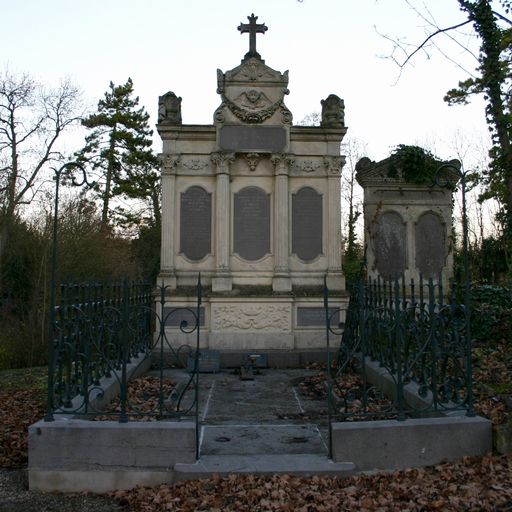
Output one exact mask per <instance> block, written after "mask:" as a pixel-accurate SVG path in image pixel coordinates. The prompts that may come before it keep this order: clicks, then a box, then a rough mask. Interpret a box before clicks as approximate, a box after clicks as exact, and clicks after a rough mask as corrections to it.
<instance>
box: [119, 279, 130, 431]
mask: <svg viewBox="0 0 512 512" xmlns="http://www.w3.org/2000/svg"><path fill="white" fill-rule="evenodd" d="M128 299H129V296H128V284H127V279H126V278H125V280H124V283H123V299H122V303H121V311H122V315H123V318H122V322H123V327H122V329H121V336H122V340H121V347H122V367H121V390H120V392H121V393H120V395H121V396H120V400H121V414H120V416H119V423H127V422H128V416H127V414H126V406H127V399H128V379H127V375H126V366H127V364H128V356H129V354H128V352H129V350H130V347H129V345H128V321H129V303H128Z"/></svg>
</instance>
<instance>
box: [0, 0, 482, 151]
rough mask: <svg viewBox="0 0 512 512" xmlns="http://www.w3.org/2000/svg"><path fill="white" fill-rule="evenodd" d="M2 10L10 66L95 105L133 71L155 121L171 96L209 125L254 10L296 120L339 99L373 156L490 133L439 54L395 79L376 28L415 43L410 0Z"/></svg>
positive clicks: (419, 31)
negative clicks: (65, 86)
mask: <svg viewBox="0 0 512 512" xmlns="http://www.w3.org/2000/svg"><path fill="white" fill-rule="evenodd" d="M427 3H428V6H429V9H430V10H431V13H432V14H433V16H434V17H435V18H436V19H437V20H438V21H439V23H440V24H441V25H443V26H445V25H448V24H452V23H455V22H457V21H460V20H462V19H463V17H462V14H461V13H460V12H459V10H458V7H457V2H456V1H455V0H428V2H427ZM418 5H421V4H420V2H418ZM0 8H1V9H0V12H1V13H2V19H3V23H2V30H1V31H0V48H2V50H3V51H2V52H1V57H0V58H1V62H0V65H1V66H2V69H5V68H6V67H8V68H9V70H10V71H11V72H28V73H30V74H32V75H34V76H35V77H36V78H37V79H39V80H40V81H42V82H45V83H48V84H51V83H54V84H55V83H57V82H58V81H59V79H60V78H62V77H65V76H69V77H70V78H71V79H72V81H73V82H75V83H76V84H77V85H79V86H80V87H81V88H82V89H83V91H84V96H85V98H86V99H87V101H88V103H89V104H91V105H93V106H94V105H96V103H97V101H98V99H99V98H100V97H101V96H102V95H103V93H104V92H105V91H106V89H107V87H108V84H109V82H110V81H111V80H112V81H113V82H114V83H115V84H121V83H124V82H125V81H126V79H127V78H128V77H129V76H130V77H132V79H133V81H134V86H135V92H136V94H137V95H138V96H139V97H140V101H141V104H142V105H144V106H145V107H146V109H147V110H148V112H149V113H150V114H151V116H152V123H155V122H156V112H157V103H158V96H159V95H161V94H164V93H165V92H167V91H169V90H172V91H174V92H175V93H176V94H177V95H178V96H181V97H182V98H183V101H182V116H183V122H184V123H189V124H211V123H212V118H213V112H214V111H215V109H216V108H217V106H218V105H219V104H220V98H219V96H218V95H217V94H216V69H217V68H220V69H222V70H223V71H226V70H228V69H232V68H234V67H236V66H237V65H238V64H239V63H240V61H241V59H242V58H243V56H244V54H245V53H246V52H247V50H248V44H249V43H248V36H247V35H241V34H240V33H239V32H238V31H237V26H238V25H239V23H240V22H247V16H248V15H250V14H251V13H252V12H254V14H255V15H257V16H258V17H259V18H258V22H259V23H261V22H264V23H266V25H267V26H268V31H267V32H266V34H264V35H259V36H258V42H257V48H258V51H259V53H260V54H261V56H262V57H263V59H265V62H266V64H268V65H269V66H271V67H272V68H274V69H277V70H279V71H285V70H289V73H290V82H289V90H290V94H289V96H287V97H286V98H285V102H286V104H287V106H288V108H289V109H290V110H291V111H292V113H293V115H294V122H295V123H298V122H299V121H300V120H301V119H302V118H303V117H304V116H306V115H307V114H308V113H311V112H314V111H319V110H320V100H321V99H323V98H326V97H327V96H328V95H329V94H331V93H334V94H337V95H338V96H340V97H342V98H343V99H344V100H345V105H346V115H345V120H346V124H347V126H348V127H349V133H350V134H351V135H352V136H354V137H357V138H358V139H361V140H362V141H364V142H365V143H366V144H367V146H368V156H370V157H371V158H372V159H375V160H379V159H381V158H384V157H386V156H387V155H388V154H389V152H390V150H391V149H392V147H393V146H395V145H397V144H420V145H427V146H429V147H430V148H431V149H432V150H434V151H435V152H437V153H438V154H439V156H440V157H443V158H450V157H452V156H456V155H454V149H453V140H454V138H455V134H457V133H458V134H459V138H460V133H461V132H463V133H464V134H466V135H467V138H468V140H470V141H473V140H475V137H476V138H478V137H479V138H481V139H482V140H485V139H486V137H487V135H486V129H485V124H484V110H483V108H484V107H483V103H482V101H475V102H473V103H472V104H471V105H470V106H465V107H448V106H447V105H446V104H445V103H444V102H443V95H444V94H445V93H446V91H447V90H448V89H450V88H451V87H454V86H456V85H457V82H458V80H460V79H464V78H466V77H467V75H465V74H464V72H463V71H461V70H460V69H457V68H456V66H455V65H454V64H453V63H451V62H449V61H447V60H446V59H444V58H443V57H441V56H440V55H439V54H437V53H436V52H431V53H430V55H429V56H427V55H426V54H424V53H422V54H421V55H419V56H418V58H417V59H415V60H414V62H413V64H414V65H413V66H409V67H407V68H406V69H405V70H404V71H403V73H402V76H401V78H400V80H399V81H398V83H396V80H397V78H398V73H399V70H398V68H397V66H396V65H394V64H393V63H392V62H391V60H389V59H386V58H383V57H385V56H386V55H389V54H390V53H391V50H392V45H391V43H390V42H388V41H386V40H385V39H384V38H383V37H382V36H381V35H379V33H381V34H388V35H392V36H397V37H407V38H408V40H409V41H410V42H417V41H421V40H422V38H423V34H424V28H423V25H425V23H424V22H422V21H421V20H420V19H419V18H418V17H417V16H416V15H415V14H414V13H413V12H412V11H411V10H410V8H408V6H407V4H406V2H405V0H304V1H303V2H297V1H296V0H216V1H214V0H144V1H140V0H139V1H135V0H16V1H15V0H0ZM468 41H469V44H474V41H473V42H471V40H468ZM439 43H440V44H443V48H444V49H445V50H446V51H447V52H448V53H449V55H450V56H451V57H452V58H453V59H455V60H456V61H457V62H459V63H460V64H462V65H464V66H466V67H467V68H468V69H470V70H474V68H475V67H476V65H477V63H476V61H475V60H474V59H473V58H472V57H471V56H469V55H468V54H467V53H465V52H464V51H462V49H460V48H459V47H457V46H455V45H453V44H451V45H450V42H449V40H448V39H447V38H445V41H444V42H442V40H439ZM445 43H446V45H450V46H445V45H444V44H445ZM429 57H430V58H429ZM156 137H157V136H156ZM158 147H159V144H158V145H157V146H156V148H157V149H158Z"/></svg>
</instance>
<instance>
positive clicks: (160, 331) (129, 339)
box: [45, 277, 202, 430]
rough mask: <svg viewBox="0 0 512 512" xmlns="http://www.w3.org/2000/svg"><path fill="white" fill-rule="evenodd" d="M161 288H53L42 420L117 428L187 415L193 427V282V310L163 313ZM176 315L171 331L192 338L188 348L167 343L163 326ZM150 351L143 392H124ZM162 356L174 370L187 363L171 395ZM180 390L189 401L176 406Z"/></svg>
mask: <svg viewBox="0 0 512 512" xmlns="http://www.w3.org/2000/svg"><path fill="white" fill-rule="evenodd" d="M166 289H167V287H165V286H157V287H156V289H153V290H152V288H151V286H148V285H136V284H130V283H128V282H124V283H123V284H120V285H111V286H106V285H97V284H72V285H61V287H60V290H59V300H58V305H57V306H56V307H55V309H54V311H53V313H52V315H51V316H52V318H53V324H52V327H51V333H52V337H51V342H50V354H49V368H48V410H47V414H46V417H45V420H46V421H52V420H53V419H54V415H55V414H66V415H78V416H79V417H83V418H91V419H93V418H94V419H98V418H100V419H118V420H119V421H120V422H126V421H129V420H131V419H133V420H136V419H143V420H144V419H145V420H148V419H155V418H156V419H168V418H177V417H179V418H182V417H183V416H186V415H192V416H195V418H196V427H197V421H198V409H197V404H198V372H197V368H198V358H199V339H200V315H199V313H200V304H201V298H202V286H201V280H200V277H199V279H198V282H197V286H196V293H197V297H196V302H195V304H194V306H193V307H174V308H167V307H165V303H166ZM176 316H178V318H179V319H178V321H177V322H176V321H175V322H173V325H176V324H177V325H178V331H179V332H180V333H187V334H192V335H195V339H194V336H193V338H192V339H194V341H193V345H179V344H177V343H176V342H175V340H173V339H170V334H169V331H168V329H166V327H167V326H168V325H169V320H170V318H172V317H176ZM152 353H156V354H159V355H160V357H157V358H155V357H154V356H153V363H154V364H153V368H152V369H153V372H152V374H153V375H154V377H153V383H152V384H153V385H152V386H149V387H150V388H151V389H146V388H144V389H142V390H140V389H132V387H133V386H132V384H133V382H130V376H135V375H137V373H138V372H139V373H140V370H141V369H143V368H146V367H147V366H148V364H149V362H150V361H151V354H152ZM169 356H170V359H171V361H172V364H173V365H174V366H178V367H179V366H183V367H184V368H187V363H188V370H189V373H188V376H187V380H186V381H185V382H184V383H183V384H182V385H181V386H180V387H179V389H178V388H177V387H176V386H174V383H170V382H169V381H168V379H167V378H166V376H165V369H166V368H167V367H168V366H169V363H168V360H169ZM190 359H191V360H192V361H193V364H192V368H190V364H189V360H190ZM145 386H146V387H147V382H146V383H145ZM187 391H191V394H189V395H188V396H189V397H190V395H191V398H189V399H188V400H187V403H186V404H184V402H183V397H184V396H185V393H186V392H187ZM196 430H197V429H196Z"/></svg>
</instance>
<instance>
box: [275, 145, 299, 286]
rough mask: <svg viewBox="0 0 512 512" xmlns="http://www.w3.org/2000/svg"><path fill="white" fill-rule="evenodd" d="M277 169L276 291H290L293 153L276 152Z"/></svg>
mask: <svg viewBox="0 0 512 512" xmlns="http://www.w3.org/2000/svg"><path fill="white" fill-rule="evenodd" d="M271 161H272V164H273V165H274V169H275V186H274V278H273V280H272V289H273V290H274V291H290V290H291V289H292V283H291V280H290V275H289V270H288V258H289V255H290V242H289V238H290V237H289V233H288V227H289V204H288V197H289V194H288V174H289V172H290V166H291V165H292V164H293V162H294V158H293V156H292V155H287V154H274V155H272V157H271Z"/></svg>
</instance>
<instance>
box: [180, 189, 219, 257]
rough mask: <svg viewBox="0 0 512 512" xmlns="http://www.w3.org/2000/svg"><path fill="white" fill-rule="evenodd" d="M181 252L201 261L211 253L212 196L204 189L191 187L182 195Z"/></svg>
mask: <svg viewBox="0 0 512 512" xmlns="http://www.w3.org/2000/svg"><path fill="white" fill-rule="evenodd" d="M180 208H181V210H180V212H181V214H180V252H181V253H183V254H184V255H185V256H186V257H187V258H189V259H191V260H195V261H197V260H201V259H203V258H204V257H205V256H206V255H207V254H209V253H210V252H211V246H212V195H211V194H209V193H208V192H206V190H204V189H203V188H202V187H196V186H194V187H190V188H189V189H188V190H187V191H186V192H183V193H182V194H181V204H180Z"/></svg>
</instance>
